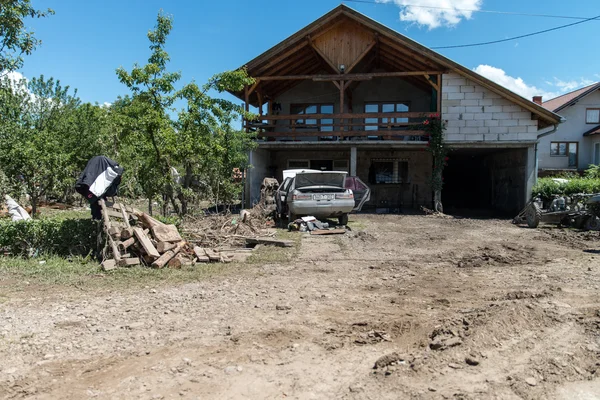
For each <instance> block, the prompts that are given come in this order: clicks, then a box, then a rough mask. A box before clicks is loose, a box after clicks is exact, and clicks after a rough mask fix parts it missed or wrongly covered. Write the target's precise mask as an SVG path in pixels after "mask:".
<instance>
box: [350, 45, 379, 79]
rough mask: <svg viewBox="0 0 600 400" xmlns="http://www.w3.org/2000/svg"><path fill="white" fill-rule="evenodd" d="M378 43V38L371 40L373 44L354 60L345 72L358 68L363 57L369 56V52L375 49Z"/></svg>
mask: <svg viewBox="0 0 600 400" xmlns="http://www.w3.org/2000/svg"><path fill="white" fill-rule="evenodd" d="M376 44H377V40H373V41H372V42H371V44H370V45H369V46H368V47H367V48H366V49H365V50H364V51H363V52H362V53H361V54H360V55H359V56H358V57H357V58H356V60H354V62H353V63H352V64H350V66H347V67H346V71H345V73H346V74H349V73H350V72H352V70H353V69H354V68H356V66H357V65H358V63H359V62H361V60H362V59H363V58H365V57H366V56H367V54H369V52H370V51H371V50H372V49H373V47H375V45H376Z"/></svg>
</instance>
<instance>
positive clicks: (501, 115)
mask: <svg viewBox="0 0 600 400" xmlns="http://www.w3.org/2000/svg"><path fill="white" fill-rule="evenodd" d="M493 115H494V117H493V118H494V119H512V115H511V113H494V114H493Z"/></svg>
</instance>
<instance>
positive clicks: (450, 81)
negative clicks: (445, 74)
mask: <svg viewBox="0 0 600 400" xmlns="http://www.w3.org/2000/svg"><path fill="white" fill-rule="evenodd" d="M446 82H447V85H448V86H463V85H466V84H467V80H466V79H464V78H458V79H453V78H451V79H448V80H444V83H446Z"/></svg>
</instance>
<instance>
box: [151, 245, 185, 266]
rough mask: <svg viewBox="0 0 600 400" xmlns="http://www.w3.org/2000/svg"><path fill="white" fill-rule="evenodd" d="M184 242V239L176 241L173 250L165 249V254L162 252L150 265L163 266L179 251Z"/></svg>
mask: <svg viewBox="0 0 600 400" xmlns="http://www.w3.org/2000/svg"><path fill="white" fill-rule="evenodd" d="M186 244H187V242H186V241H185V240H182V241H181V242H179V243H177V246H175V248H174V249H173V250H169V251H167V252H166V253H165V254H163V255H162V256H160V257H159V258H158V259H157V260H155V261H154V262H153V263H152V267H154V268H163V267H164V266H165V265H166V264H167V263H168V262H169V261H170V260H171V259H172V258H173V257H175V255H176V254H177V253H179V252H180V251H181V249H183V248H184V247H185V245H186Z"/></svg>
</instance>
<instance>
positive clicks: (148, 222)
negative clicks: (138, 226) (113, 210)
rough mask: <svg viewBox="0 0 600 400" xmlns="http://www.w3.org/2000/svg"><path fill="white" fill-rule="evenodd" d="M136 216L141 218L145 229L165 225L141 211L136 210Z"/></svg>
mask: <svg viewBox="0 0 600 400" xmlns="http://www.w3.org/2000/svg"><path fill="white" fill-rule="evenodd" d="M134 215H136V216H137V217H138V218H139V220H140V221H141V222H142V225H144V227H145V228H152V227H153V226H157V225H164V224H163V223H162V222H160V221H158V220H156V219H154V218H152V217H151V216H149V215H148V214H146V213H144V212H140V211H139V210H134Z"/></svg>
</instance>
